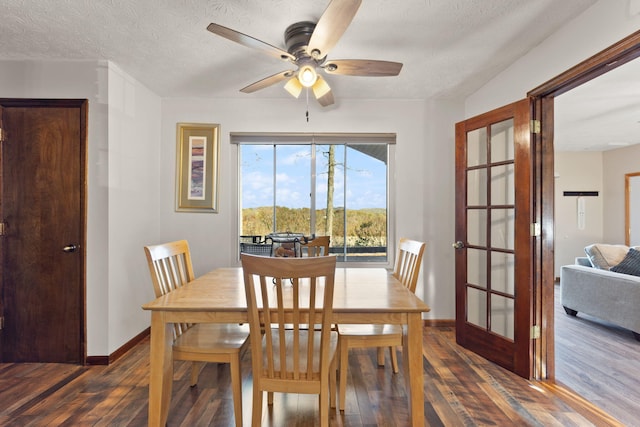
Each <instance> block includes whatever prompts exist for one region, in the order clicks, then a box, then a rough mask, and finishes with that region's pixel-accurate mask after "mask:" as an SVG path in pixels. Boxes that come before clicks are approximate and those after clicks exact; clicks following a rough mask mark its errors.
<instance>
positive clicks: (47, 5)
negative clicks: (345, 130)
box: [0, 0, 640, 150]
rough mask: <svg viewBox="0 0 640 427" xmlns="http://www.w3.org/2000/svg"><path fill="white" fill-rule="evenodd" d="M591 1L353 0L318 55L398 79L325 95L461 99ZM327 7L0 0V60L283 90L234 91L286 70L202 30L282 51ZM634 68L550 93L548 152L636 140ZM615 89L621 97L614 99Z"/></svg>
mask: <svg viewBox="0 0 640 427" xmlns="http://www.w3.org/2000/svg"><path fill="white" fill-rule="evenodd" d="M595 1H596V0H562V1H560V0H402V1H397V2H396V1H389V0H364V1H363V2H362V5H361V6H360V9H359V10H358V13H357V14H356V16H355V18H354V20H353V22H352V23H351V25H350V26H349V28H348V29H347V31H346V32H345V33H344V35H343V36H342V38H341V39H340V41H339V42H338V44H337V45H336V46H335V47H334V49H333V50H332V51H331V52H330V53H329V58H330V59H378V60H387V61H396V62H402V63H403V64H404V67H403V68H402V71H401V72H400V75H399V76H397V77H352V76H338V75H332V76H326V80H327V81H328V82H329V84H330V85H331V87H332V89H333V93H334V95H335V98H336V104H339V103H340V99H347V98H352V99H367V98H396V99H424V98H429V97H461V96H462V97H463V96H465V95H468V94H470V93H473V92H474V91H475V90H477V89H478V88H479V87H481V86H482V85H483V84H484V83H486V82H487V81H488V80H489V79H490V78H492V77H493V76H495V75H496V74H497V73H499V72H500V71H501V70H503V69H504V68H506V67H507V66H509V65H510V64H511V63H512V62H513V61H514V60H516V59H517V58H518V57H520V56H522V55H524V54H525V53H527V52H528V51H529V50H531V49H532V48H534V47H535V46H536V45H538V44H539V43H540V42H541V41H542V40H544V39H545V38H546V37H548V36H549V35H550V34H552V33H553V32H554V31H556V30H557V29H558V28H560V27H561V26H562V25H564V24H565V23H566V22H568V21H569V20H571V19H573V17H575V16H577V15H579V14H580V13H582V12H583V11H584V10H586V9H587V8H588V7H590V6H591V5H592V4H593V3H595ZM328 4H329V0H298V1H292V0H227V1H222V0H51V1H43V0H2V6H1V10H2V19H0V59H91V60H97V59H106V60H110V61H113V62H114V63H115V64H117V65H118V66H119V67H120V68H122V69H123V70H124V71H126V72H127V73H129V74H131V75H132V76H133V77H135V78H136V79H137V80H139V81H140V82H142V83H143V84H145V85H146V86H147V87H149V88H150V89H151V90H152V91H153V92H155V93H156V94H158V95H160V96H162V97H207V98H209V97H222V98H233V97H242V98H246V97H260V98H287V97H289V95H288V94H287V93H286V92H285V91H284V90H283V88H282V86H283V84H276V85H274V86H272V87H269V88H266V89H263V90H260V91H258V92H255V93H252V94H244V93H240V92H239V89H240V88H243V87H245V86H247V85H248V84H251V83H253V82H255V81H257V80H260V79H262V78H264V77H267V76H270V75H272V74H275V73H277V72H280V71H284V70H287V69H290V67H289V66H288V64H287V63H284V62H280V61H278V60H277V59H274V58H272V57H269V56H267V55H264V54H262V53H260V52H258V51H254V50H251V49H249V48H247V47H244V46H241V45H239V44H236V43H233V42H231V41H229V40H226V39H223V38H221V37H219V36H216V35H214V34H212V33H210V32H209V31H207V30H206V27H207V25H208V24H209V23H210V22H215V23H217V24H220V25H224V26H226V27H230V28H233V29H235V30H237V31H240V32H242V33H245V34H247V35H250V36H252V37H255V38H257V39H260V40H262V41H264V42H267V43H269V44H272V45H274V46H277V47H280V48H282V49H286V48H285V46H284V30H285V28H286V27H287V26H289V25H290V24H292V23H294V22H298V21H303V20H311V21H317V19H318V18H319V17H320V16H321V14H322V12H323V11H324V9H325V8H326V6H327V5H328ZM594 53H595V52H594ZM635 62H638V63H640V60H637V61H635ZM634 67H637V65H633V64H626V65H625V66H623V67H620V68H619V69H617V70H614V71H615V74H614V72H610V73H609V74H608V75H607V76H608V77H607V76H603V77H600V78H598V79H596V80H594V81H593V82H590V83H588V84H585V85H584V86H582V87H580V88H577V89H574V90H572V91H570V92H568V93H566V94H563V95H561V96H559V97H558V98H557V99H556V138H555V140H556V148H557V149H563V150H564V149H571V150H584V149H591V150H602V149H611V148H617V147H619V146H620V145H619V144H623V143H628V144H632V143H638V142H640V131H639V129H638V128H640V123H638V121H639V120H640V105H639V101H638V99H640V97H639V95H640V88H639V87H638V83H637V81H638V79H637V77H636V76H638V75H640V70H638V69H636V70H634V69H633V68H634ZM630 79H631V81H633V82H634V85H635V86H631V83H629V81H630ZM602 89H604V90H605V91H608V92H609V94H608V95H607V96H605V95H603V92H602ZM617 93H620V95H621V96H613V95H614V94H617ZM586 108H588V109H586Z"/></svg>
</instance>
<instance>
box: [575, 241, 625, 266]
mask: <svg viewBox="0 0 640 427" xmlns="http://www.w3.org/2000/svg"><path fill="white" fill-rule="evenodd" d="M584 251H585V253H586V254H587V256H588V257H589V261H591V265H593V266H594V267H595V268H599V269H602V270H609V269H610V268H611V267H613V266H614V265H618V264H620V263H621V262H622V260H623V259H624V257H625V256H626V255H627V252H629V246H626V245H610V244H606V243H594V244H592V245H589V246H587V247H585V248H584Z"/></svg>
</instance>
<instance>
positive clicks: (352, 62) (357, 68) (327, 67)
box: [322, 59, 402, 77]
mask: <svg viewBox="0 0 640 427" xmlns="http://www.w3.org/2000/svg"><path fill="white" fill-rule="evenodd" d="M322 68H323V69H324V71H325V72H326V73H328V74H340V75H345V76H372V77H382V76H397V75H398V74H400V70H401V69H402V63H400V62H391V61H376V60H374V59H336V60H332V61H329V62H328V63H326V64H324V65H323V66H322Z"/></svg>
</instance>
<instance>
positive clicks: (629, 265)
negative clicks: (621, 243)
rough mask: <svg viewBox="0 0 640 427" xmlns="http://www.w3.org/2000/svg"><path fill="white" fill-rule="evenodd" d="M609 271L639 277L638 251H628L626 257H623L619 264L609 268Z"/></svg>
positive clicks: (639, 257) (639, 261)
mask: <svg viewBox="0 0 640 427" xmlns="http://www.w3.org/2000/svg"><path fill="white" fill-rule="evenodd" d="M611 271H615V272H616V273H623V274H632V275H634V276H640V251H637V250H635V249H633V248H631V249H629V252H628V253H627V256H625V257H624V259H623V260H622V262H620V264H618V265H615V266H613V267H611Z"/></svg>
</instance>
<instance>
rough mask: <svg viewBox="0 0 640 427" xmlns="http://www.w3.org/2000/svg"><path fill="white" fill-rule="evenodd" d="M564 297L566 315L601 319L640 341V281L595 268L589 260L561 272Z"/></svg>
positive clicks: (562, 269)
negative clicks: (624, 329)
mask: <svg viewBox="0 0 640 427" xmlns="http://www.w3.org/2000/svg"><path fill="white" fill-rule="evenodd" d="M560 294H561V301H562V306H563V308H564V310H565V312H566V313H567V314H569V315H571V316H575V315H576V314H577V313H578V312H582V313H585V314H589V315H591V316H595V317H598V318H600V319H602V320H605V321H607V322H610V323H613V324H616V325H619V326H622V327H623V328H627V329H630V330H631V331H632V332H633V334H634V336H635V338H636V339H637V340H639V341H640V277H639V276H633V275H630V274H622V273H615V272H613V271H609V270H604V269H601V268H594V267H592V264H591V262H590V261H589V258H587V257H579V258H576V264H575V265H564V266H562V268H561V270H560Z"/></svg>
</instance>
